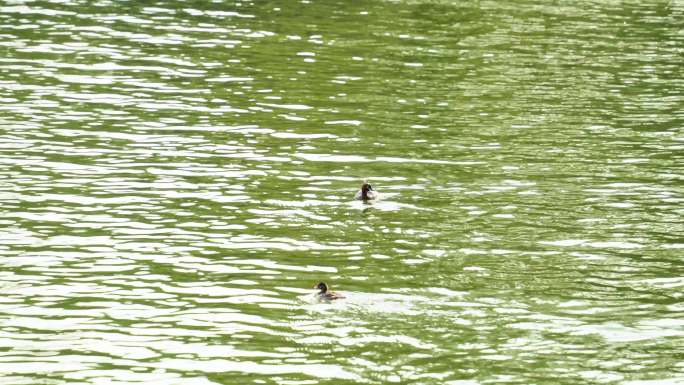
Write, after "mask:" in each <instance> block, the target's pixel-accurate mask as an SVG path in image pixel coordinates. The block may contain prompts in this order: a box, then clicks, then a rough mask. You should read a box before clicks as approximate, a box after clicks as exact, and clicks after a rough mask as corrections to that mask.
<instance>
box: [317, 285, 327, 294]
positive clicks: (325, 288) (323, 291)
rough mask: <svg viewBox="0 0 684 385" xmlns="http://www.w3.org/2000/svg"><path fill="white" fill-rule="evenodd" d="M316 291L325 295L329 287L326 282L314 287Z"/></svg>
mask: <svg viewBox="0 0 684 385" xmlns="http://www.w3.org/2000/svg"><path fill="white" fill-rule="evenodd" d="M314 289H318V290H320V291H321V292H320V293H321V294H323V293H326V292H327V291H328V285H326V284H325V282H319V283H318V284H317V285H316V286H314Z"/></svg>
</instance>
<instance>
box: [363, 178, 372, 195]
mask: <svg viewBox="0 0 684 385" xmlns="http://www.w3.org/2000/svg"><path fill="white" fill-rule="evenodd" d="M369 191H373V186H371V184H370V183H368V182H365V181H364V182H363V184H362V185H361V197H362V198H363V199H368V192H369Z"/></svg>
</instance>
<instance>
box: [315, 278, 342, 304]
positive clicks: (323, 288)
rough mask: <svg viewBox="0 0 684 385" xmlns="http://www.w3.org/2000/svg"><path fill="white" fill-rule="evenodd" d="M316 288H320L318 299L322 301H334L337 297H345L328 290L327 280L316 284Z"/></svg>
mask: <svg viewBox="0 0 684 385" xmlns="http://www.w3.org/2000/svg"><path fill="white" fill-rule="evenodd" d="M314 289H318V290H320V291H319V292H318V299H320V300H322V301H333V300H336V299H340V298H344V296H343V295H341V294H337V293H334V292H332V291H328V285H327V284H326V283H325V282H319V283H318V284H316V286H314Z"/></svg>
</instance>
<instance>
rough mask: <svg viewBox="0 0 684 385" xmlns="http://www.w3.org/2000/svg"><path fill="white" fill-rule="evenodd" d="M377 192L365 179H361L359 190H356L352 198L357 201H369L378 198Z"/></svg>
mask: <svg viewBox="0 0 684 385" xmlns="http://www.w3.org/2000/svg"><path fill="white" fill-rule="evenodd" d="M378 196H379V194H378V192H377V191H375V190H373V186H371V184H370V183H368V182H367V181H365V180H364V181H363V184H362V185H361V190H359V191H357V192H356V197H355V198H354V199H356V200H359V201H370V200H375V199H378Z"/></svg>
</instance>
